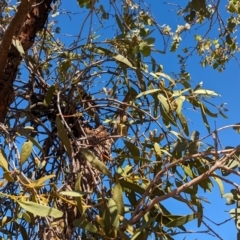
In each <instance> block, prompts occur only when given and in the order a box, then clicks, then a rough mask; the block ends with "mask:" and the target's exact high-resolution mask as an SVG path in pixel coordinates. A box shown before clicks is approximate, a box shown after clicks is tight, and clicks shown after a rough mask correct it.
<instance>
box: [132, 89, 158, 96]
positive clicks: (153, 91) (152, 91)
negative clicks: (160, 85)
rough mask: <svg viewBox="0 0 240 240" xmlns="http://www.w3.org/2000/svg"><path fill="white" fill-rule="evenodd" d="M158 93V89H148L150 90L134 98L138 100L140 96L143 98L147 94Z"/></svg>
mask: <svg viewBox="0 0 240 240" xmlns="http://www.w3.org/2000/svg"><path fill="white" fill-rule="evenodd" d="M159 91H160V89H150V90H147V91H145V92H142V93H140V94H138V95H137V96H136V98H140V97H142V96H145V95H148V94H151V93H155V92H159Z"/></svg>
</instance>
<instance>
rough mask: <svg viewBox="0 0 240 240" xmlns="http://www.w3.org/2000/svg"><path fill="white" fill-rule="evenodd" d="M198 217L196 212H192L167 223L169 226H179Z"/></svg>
mask: <svg viewBox="0 0 240 240" xmlns="http://www.w3.org/2000/svg"><path fill="white" fill-rule="evenodd" d="M195 218H196V214H195V213H194V214H190V215H186V216H182V217H179V218H177V219H175V220H173V221H171V222H169V223H168V224H166V226H167V227H178V226H182V225H184V224H186V223H188V222H190V221H192V220H194V219H195Z"/></svg>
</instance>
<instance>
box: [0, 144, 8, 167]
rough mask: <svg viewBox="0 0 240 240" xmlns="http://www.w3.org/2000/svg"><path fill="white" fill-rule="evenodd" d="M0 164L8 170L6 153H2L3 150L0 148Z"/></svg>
mask: <svg viewBox="0 0 240 240" xmlns="http://www.w3.org/2000/svg"><path fill="white" fill-rule="evenodd" d="M0 166H1V167H2V169H3V170H4V171H9V170H8V161H7V159H6V154H5V153H4V150H3V149H2V148H1V150H0Z"/></svg>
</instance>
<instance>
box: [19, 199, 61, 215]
mask: <svg viewBox="0 0 240 240" xmlns="http://www.w3.org/2000/svg"><path fill="white" fill-rule="evenodd" d="M17 203H18V204H19V205H20V207H22V208H23V209H25V210H27V211H28V212H30V213H33V214H34V215H37V216H40V217H47V216H51V217H54V218H60V217H62V215H63V213H62V212H61V211H59V210H58V209H56V208H51V207H48V206H44V205H41V204H38V203H35V202H30V201H17Z"/></svg>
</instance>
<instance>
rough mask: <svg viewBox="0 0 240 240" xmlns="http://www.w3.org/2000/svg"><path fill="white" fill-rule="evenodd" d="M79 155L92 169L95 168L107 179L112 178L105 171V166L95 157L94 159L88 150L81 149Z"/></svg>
mask: <svg viewBox="0 0 240 240" xmlns="http://www.w3.org/2000/svg"><path fill="white" fill-rule="evenodd" d="M81 153H82V154H83V155H84V157H85V158H86V160H87V161H88V162H90V164H91V165H92V166H93V167H95V168H96V169H97V170H99V171H100V172H102V173H103V174H105V175H107V176H108V177H110V178H112V175H111V173H110V171H109V170H108V169H107V167H106V165H105V164H104V163H103V162H101V161H100V160H99V159H98V158H97V157H95V156H94V154H93V153H92V152H91V151H90V150H88V149H85V148H82V149H81Z"/></svg>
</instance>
